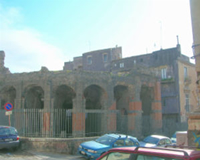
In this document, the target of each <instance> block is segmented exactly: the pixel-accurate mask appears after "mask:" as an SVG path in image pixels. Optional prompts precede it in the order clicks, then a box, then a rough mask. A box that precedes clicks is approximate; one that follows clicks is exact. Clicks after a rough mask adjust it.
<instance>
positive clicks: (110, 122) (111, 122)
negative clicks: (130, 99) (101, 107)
mask: <svg viewBox="0 0 200 160" xmlns="http://www.w3.org/2000/svg"><path fill="white" fill-rule="evenodd" d="M107 117H108V119H107V130H108V132H115V131H116V130H117V112H116V102H115V100H114V99H112V102H111V106H110V108H109V115H108V116H107Z"/></svg>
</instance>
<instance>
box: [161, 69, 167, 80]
mask: <svg viewBox="0 0 200 160" xmlns="http://www.w3.org/2000/svg"><path fill="white" fill-rule="evenodd" d="M161 78H162V79H166V78H167V69H166V68H163V69H161Z"/></svg>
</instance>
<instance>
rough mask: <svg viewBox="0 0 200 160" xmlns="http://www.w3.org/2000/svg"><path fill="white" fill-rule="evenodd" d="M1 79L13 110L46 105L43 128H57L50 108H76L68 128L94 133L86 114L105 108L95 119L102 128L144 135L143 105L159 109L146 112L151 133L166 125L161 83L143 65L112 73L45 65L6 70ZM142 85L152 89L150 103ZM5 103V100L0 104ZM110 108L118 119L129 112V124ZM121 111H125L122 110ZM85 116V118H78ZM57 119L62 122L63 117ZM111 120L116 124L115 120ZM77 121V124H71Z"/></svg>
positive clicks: (2, 86) (103, 129)
mask: <svg viewBox="0 0 200 160" xmlns="http://www.w3.org/2000/svg"><path fill="white" fill-rule="evenodd" d="M0 82H1V83H0V84H1V86H0V91H1V92H0V93H1V94H0V95H1V100H2V102H4V103H6V102H7V101H8V100H9V98H5V97H11V100H12V102H13V105H14V109H24V108H26V109H42V110H47V112H42V113H43V118H42V119H43V120H42V122H43V123H45V124H43V125H44V128H43V129H42V130H40V131H41V132H42V133H45V130H51V128H53V126H51V125H52V124H51V123H50V119H51V117H50V116H51V114H50V112H49V111H48V110H49V109H72V112H73V114H72V120H70V123H72V128H71V131H70V132H72V133H71V134H72V135H74V136H76V135H80V134H86V133H89V132H92V130H91V129H92V128H90V127H89V128H88V123H89V120H90V122H91V121H92V119H91V118H92V117H90V118H89V117H88V116H87V117H85V113H86V111H87V112H88V113H90V112H89V110H92V112H91V113H93V112H94V110H95V112H96V114H98V113H106V114H102V116H101V117H99V118H100V119H99V121H98V122H95V123H98V124H95V126H98V125H99V128H96V129H97V131H98V132H100V131H101V132H103V131H108V130H109V131H110V132H113V131H117V130H119V131H120V132H124V133H128V134H131V135H138V136H141V134H142V128H143V126H142V123H141V121H142V120H143V117H142V110H144V108H147V107H150V108H151V111H154V110H155V112H149V115H148V116H149V118H148V119H149V120H150V122H151V126H152V129H151V131H150V132H160V131H161V128H162V122H161V119H162V112H161V100H160V92H159V91H160V86H159V85H158V83H159V82H158V81H157V79H156V78H155V77H154V76H153V74H152V73H151V72H150V71H147V70H146V69H142V68H140V70H138V69H137V70H132V71H130V72H129V73H125V74H124V73H119V74H116V75H114V74H111V73H105V72H103V73H101V74H100V73H98V72H86V71H56V72H54V71H48V70H47V69H45V68H42V69H41V71H38V72H30V73H16V74H6V75H4V77H2V78H1V79H0ZM120 86H121V87H120ZM142 86H145V88H150V89H149V91H150V92H148V94H149V96H150V97H149V100H148V102H149V104H150V105H146V103H145V100H141V96H143V94H146V93H145V92H144V93H141V88H142ZM11 88H12V90H11ZM123 88H124V89H125V90H124V89H123ZM13 92H14V96H13ZM124 93H125V94H124ZM11 95H12V96H11ZM63 95H64V96H63ZM4 103H2V106H3V105H4ZM1 108H2V107H1ZM2 109H3V108H2ZM101 110H103V112H102V111H101ZM111 110H113V111H117V112H118V111H119V112H118V113H119V114H118V115H119V116H120V118H123V116H126V117H127V119H126V120H125V119H124V121H123V123H124V122H125V124H126V126H127V127H126V128H124V127H125V126H124V125H122V123H121V122H119V123H118V121H117V117H116V116H114V117H113V116H109V113H110V112H109V111H111ZM123 110H124V112H121V111H123ZM117 112H116V113H117ZM37 114H40V113H39V112H38V113H37ZM37 114H36V115H37ZM81 117H82V118H83V119H85V121H84V120H83V119H81V120H80V118H81ZM84 117H85V118H84ZM86 118H87V119H88V118H89V120H86ZM118 118H119V117H118ZM29 121H30V118H29ZM40 121H41V120H39V121H38V123H39V122H40ZM65 121H66V120H65ZM56 123H57V125H59V121H57V122H56ZM113 123H114V124H115V125H112V124H113ZM74 124H76V125H75V126H73V125H74ZM57 125H56V126H57ZM119 126H122V127H123V128H120V127H119ZM63 129H64V130H65V128H61V129H59V130H58V129H57V130H56V131H55V132H59V134H61V132H63V131H62V130H63ZM40 131H37V132H40Z"/></svg>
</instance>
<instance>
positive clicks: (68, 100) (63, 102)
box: [54, 84, 76, 109]
mask: <svg viewBox="0 0 200 160" xmlns="http://www.w3.org/2000/svg"><path fill="white" fill-rule="evenodd" d="M75 97H76V93H75V91H74V90H73V89H72V88H71V87H69V86H67V85H64V84H63V85H60V86H58V87H57V88H56V90H55V92H54V99H55V101H54V108H57V109H72V108H73V99H74V98H75Z"/></svg>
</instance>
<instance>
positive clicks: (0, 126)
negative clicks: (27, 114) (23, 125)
mask: <svg viewBox="0 0 200 160" xmlns="http://www.w3.org/2000/svg"><path fill="white" fill-rule="evenodd" d="M0 128H15V127H12V126H2V125H0Z"/></svg>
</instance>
